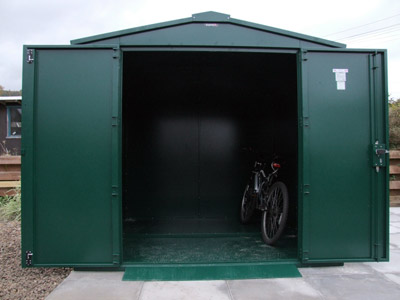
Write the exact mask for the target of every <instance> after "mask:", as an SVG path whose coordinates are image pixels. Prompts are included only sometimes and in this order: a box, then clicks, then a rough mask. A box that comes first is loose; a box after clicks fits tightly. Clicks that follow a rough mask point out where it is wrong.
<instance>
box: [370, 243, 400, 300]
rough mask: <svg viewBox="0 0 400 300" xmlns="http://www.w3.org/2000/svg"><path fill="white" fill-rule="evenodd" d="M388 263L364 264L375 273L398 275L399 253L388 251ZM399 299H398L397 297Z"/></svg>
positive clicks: (399, 265)
mask: <svg viewBox="0 0 400 300" xmlns="http://www.w3.org/2000/svg"><path fill="white" fill-rule="evenodd" d="M389 259H390V261H389V262H373V263H364V264H365V265H367V266H370V267H371V268H373V269H374V270H375V271H377V272H380V273H383V274H386V273H398V274H400V251H399V250H395V251H390V256H389ZM399 299H400V297H399Z"/></svg>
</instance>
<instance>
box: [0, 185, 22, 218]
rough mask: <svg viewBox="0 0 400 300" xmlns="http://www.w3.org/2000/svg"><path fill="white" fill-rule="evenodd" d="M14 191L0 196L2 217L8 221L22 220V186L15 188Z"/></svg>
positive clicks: (0, 213)
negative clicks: (11, 193) (12, 193)
mask: <svg viewBox="0 0 400 300" xmlns="http://www.w3.org/2000/svg"><path fill="white" fill-rule="evenodd" d="M14 192H15V194H14V195H6V196H4V197H0V217H1V218H2V219H4V220H7V221H12V220H18V221H20V220H21V188H20V187H17V188H15V189H14Z"/></svg>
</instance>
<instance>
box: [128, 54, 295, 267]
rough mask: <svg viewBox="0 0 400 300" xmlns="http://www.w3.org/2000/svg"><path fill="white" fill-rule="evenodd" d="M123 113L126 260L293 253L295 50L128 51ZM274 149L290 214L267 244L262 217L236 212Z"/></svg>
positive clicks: (249, 258) (250, 258)
mask: <svg viewBox="0 0 400 300" xmlns="http://www.w3.org/2000/svg"><path fill="white" fill-rule="evenodd" d="M122 111H123V112H122V116H123V133H122V135H123V260H124V263H125V264H129V263H212V262H257V261H276V260H292V259H296V258H297V140H298V139H297V134H298V133H297V67H296V55H295V54H289V53H260V52H233V51H232V52H225V51H214V52H207V51H125V52H124V56H123V107H122ZM250 148H251V149H253V151H248V149H250ZM274 154H278V155H279V156H280V157H282V161H284V164H283V167H282V170H281V171H280V174H279V178H280V180H281V181H283V182H285V183H286V185H287V186H288V189H289V199H290V200H289V201H290V213H289V221H288V226H287V229H286V230H285V234H284V236H283V237H282V238H281V239H280V240H279V242H278V243H277V244H276V246H274V247H269V246H266V245H265V244H264V243H263V241H262V238H261V234H260V227H261V220H260V214H256V215H255V216H254V218H253V220H252V221H251V222H250V224H246V225H242V224H241V223H240V221H239V210H240V203H241V199H242V195H243V191H244V187H245V186H246V183H247V180H248V178H249V176H250V174H251V170H252V166H253V164H254V161H255V160H256V159H257V158H260V157H261V158H263V159H266V160H270V159H271V158H272V157H273V155H274Z"/></svg>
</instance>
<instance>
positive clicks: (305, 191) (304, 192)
mask: <svg viewBox="0 0 400 300" xmlns="http://www.w3.org/2000/svg"><path fill="white" fill-rule="evenodd" d="M303 194H304V195H307V196H308V195H309V194H310V185H309V184H305V185H304V186H303Z"/></svg>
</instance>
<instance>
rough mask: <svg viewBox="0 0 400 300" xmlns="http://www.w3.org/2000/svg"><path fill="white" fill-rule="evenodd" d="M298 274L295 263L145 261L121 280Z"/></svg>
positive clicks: (266, 276)
mask: <svg viewBox="0 0 400 300" xmlns="http://www.w3.org/2000/svg"><path fill="white" fill-rule="evenodd" d="M293 277H301V274H300V272H299V271H298V270H297V267H296V265H295V263H279V264H271V263H250V264H249V263H247V264H181V265H175V264H174V265H172V264H163V265H157V264H145V265H135V266H129V267H126V268H125V274H124V277H123V280H124V281H138V280H160V281H183V280H228V279H229V280H232V279H256V278H293Z"/></svg>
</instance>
